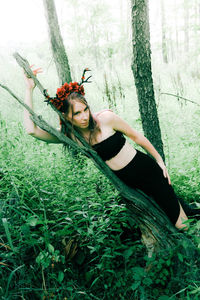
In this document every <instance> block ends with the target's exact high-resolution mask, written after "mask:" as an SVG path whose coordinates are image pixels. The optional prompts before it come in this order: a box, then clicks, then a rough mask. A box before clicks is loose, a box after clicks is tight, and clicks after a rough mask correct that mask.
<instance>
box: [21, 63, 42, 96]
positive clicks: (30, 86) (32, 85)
mask: <svg viewBox="0 0 200 300" xmlns="http://www.w3.org/2000/svg"><path fill="white" fill-rule="evenodd" d="M33 66H34V65H32V66H30V68H32V67H33ZM38 73H42V69H41V68H37V69H35V70H33V74H34V76H36V75H37V74H38ZM24 80H25V83H26V87H27V88H28V89H29V90H33V89H34V88H35V82H34V80H33V79H32V78H31V77H29V76H28V74H27V73H26V72H25V71H24Z"/></svg>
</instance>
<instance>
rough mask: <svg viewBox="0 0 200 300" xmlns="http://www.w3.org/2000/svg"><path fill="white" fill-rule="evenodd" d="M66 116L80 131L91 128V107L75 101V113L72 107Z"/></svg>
mask: <svg viewBox="0 0 200 300" xmlns="http://www.w3.org/2000/svg"><path fill="white" fill-rule="evenodd" d="M65 116H66V118H67V120H68V121H70V122H71V123H72V124H73V125H74V126H76V127H78V128H80V129H86V128H88V126H89V120H90V111H89V107H88V106H87V105H85V104H84V103H82V102H79V101H74V102H73V112H72V107H70V109H69V112H68V114H67V115H66V114H65Z"/></svg>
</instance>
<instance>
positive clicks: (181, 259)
mask: <svg viewBox="0 0 200 300" xmlns="http://www.w3.org/2000/svg"><path fill="white" fill-rule="evenodd" d="M178 259H179V260H180V261H181V262H183V255H182V254H181V253H178Z"/></svg>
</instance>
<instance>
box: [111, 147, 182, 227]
mask: <svg viewBox="0 0 200 300" xmlns="http://www.w3.org/2000/svg"><path fill="white" fill-rule="evenodd" d="M113 172H114V173H115V175H116V176H117V177H118V178H119V179H121V180H122V181H123V182H124V183H125V184H126V185H128V186H130V187H132V188H137V189H140V190H141V191H143V192H144V193H145V194H146V195H148V196H151V197H152V198H153V199H154V200H155V201H156V202H157V204H158V205H159V206H160V207H161V208H162V210H163V211H164V212H165V213H166V215H167V216H168V218H169V219H170V220H171V222H172V223H173V224H176V222H177V219H178V217H179V214H180V205H179V202H178V199H177V197H176V194H175V192H174V190H173V188H172V186H171V185H170V184H169V183H168V179H167V178H165V177H164V175H163V170H162V169H161V168H160V166H159V165H158V164H157V162H156V161H155V160H154V159H152V158H151V157H149V156H148V155H146V154H144V153H142V152H140V151H138V150H137V153H136V155H135V156H134V158H133V159H132V160H131V162H130V163H129V164H128V165H126V166H125V167H124V168H123V169H120V170H117V171H113Z"/></svg>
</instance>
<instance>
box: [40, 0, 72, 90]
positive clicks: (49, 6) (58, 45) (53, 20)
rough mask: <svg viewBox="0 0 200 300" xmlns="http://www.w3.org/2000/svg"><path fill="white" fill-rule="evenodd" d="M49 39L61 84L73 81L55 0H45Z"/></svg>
mask: <svg viewBox="0 0 200 300" xmlns="http://www.w3.org/2000/svg"><path fill="white" fill-rule="evenodd" d="M43 3H44V8H45V14H46V19H47V24H48V31H49V39H50V43H51V49H52V53H53V58H54V62H55V65H56V69H57V73H58V77H59V81H60V84H61V85H62V84H64V83H65V82H70V81H72V78H71V71H70V66H69V63H68V57H67V54H66V52H65V47H64V44H63V39H62V36H61V33H60V28H59V24H58V17H57V14H56V7H55V3H54V0H43Z"/></svg>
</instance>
